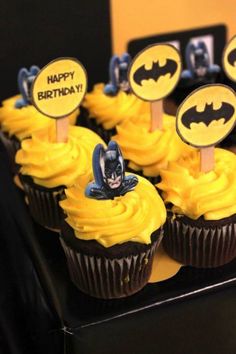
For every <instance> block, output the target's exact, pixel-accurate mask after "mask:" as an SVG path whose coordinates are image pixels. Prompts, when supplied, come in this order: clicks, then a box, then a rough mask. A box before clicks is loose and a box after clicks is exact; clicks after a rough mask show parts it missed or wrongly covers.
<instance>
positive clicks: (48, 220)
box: [22, 181, 64, 230]
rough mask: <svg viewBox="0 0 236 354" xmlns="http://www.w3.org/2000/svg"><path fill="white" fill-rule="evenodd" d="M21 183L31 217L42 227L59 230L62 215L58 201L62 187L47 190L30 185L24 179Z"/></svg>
mask: <svg viewBox="0 0 236 354" xmlns="http://www.w3.org/2000/svg"><path fill="white" fill-rule="evenodd" d="M22 183H23V186H24V191H25V193H26V195H27V198H28V203H29V210H30V214H31V215H32V217H33V219H34V220H35V221H36V222H37V223H38V224H40V225H42V226H44V227H47V228H51V229H56V230H59V229H60V224H61V220H62V216H63V212H62V209H61V207H60V206H59V201H60V200H61V199H62V198H63V196H64V189H63V188H61V189H59V190H58V191H47V190H41V189H38V188H37V186H35V185H34V186H31V185H29V184H28V183H25V182H24V181H22Z"/></svg>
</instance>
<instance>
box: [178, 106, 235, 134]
mask: <svg viewBox="0 0 236 354" xmlns="http://www.w3.org/2000/svg"><path fill="white" fill-rule="evenodd" d="M233 114H234V107H233V106H232V105H231V104H229V103H226V102H222V105H221V107H220V108H219V109H216V110H214V109H213V103H211V104H209V105H208V104H206V106H205V109H204V111H203V112H198V111H197V106H194V107H191V108H189V109H188V110H187V111H186V112H185V113H184V114H183V115H182V123H183V125H184V126H185V127H186V128H188V129H190V126H191V123H201V122H203V123H205V125H206V126H209V124H210V123H211V122H213V121H214V120H219V119H222V118H224V120H225V121H224V123H226V122H228V121H229V120H230V118H231V117H232V116H233Z"/></svg>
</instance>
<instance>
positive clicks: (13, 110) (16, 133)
mask: <svg viewBox="0 0 236 354" xmlns="http://www.w3.org/2000/svg"><path fill="white" fill-rule="evenodd" d="M38 71H39V69H38V68H37V67H35V66H32V67H31V68H30V70H29V71H27V70H26V69H25V68H23V69H21V70H20V71H19V74H18V86H19V90H20V92H21V95H16V96H14V97H11V98H8V99H6V100H4V101H3V102H2V107H1V108H0V128H1V134H0V138H1V141H2V143H3V144H4V146H5V148H6V150H7V153H8V157H9V161H10V164H11V169H12V171H13V173H16V172H17V171H18V166H16V165H15V154H16V152H17V150H18V149H19V148H20V144H21V141H22V140H23V139H25V138H29V137H31V136H32V134H34V133H35V132H37V131H38V130H41V129H44V128H45V129H46V128H49V127H50V126H52V125H54V122H53V121H52V119H51V118H48V117H46V116H45V115H43V114H42V113H40V112H39V111H37V110H36V108H35V107H34V106H33V105H31V98H30V85H31V84H32V82H33V79H34V78H35V75H36V74H37V72H38ZM77 115H78V110H76V111H74V112H73V113H72V114H71V115H70V116H69V120H70V124H75V123H76V117H77Z"/></svg>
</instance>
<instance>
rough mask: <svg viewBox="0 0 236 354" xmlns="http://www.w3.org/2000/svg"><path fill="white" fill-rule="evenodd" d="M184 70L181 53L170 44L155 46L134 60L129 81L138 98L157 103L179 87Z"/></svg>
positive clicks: (146, 49)
mask: <svg viewBox="0 0 236 354" xmlns="http://www.w3.org/2000/svg"><path fill="white" fill-rule="evenodd" d="M181 70H182V63H181V58H180V53H179V51H178V50H177V49H176V48H175V47H174V46H172V45H170V44H154V45H151V46H148V47H147V48H145V49H144V50H142V51H141V52H139V53H138V54H137V55H136V57H135V58H134V59H133V61H132V63H131V66H130V69H129V73H128V79H129V84H130V87H131V88H132V90H133V92H134V93H135V95H136V96H138V97H140V98H142V99H143V100H145V101H157V100H160V99H162V98H164V97H166V96H168V95H169V94H170V93H171V91H172V90H173V89H174V88H175V86H176V85H177V82H178V80H179V77H180V74H181Z"/></svg>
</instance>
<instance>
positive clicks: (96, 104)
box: [82, 83, 150, 129]
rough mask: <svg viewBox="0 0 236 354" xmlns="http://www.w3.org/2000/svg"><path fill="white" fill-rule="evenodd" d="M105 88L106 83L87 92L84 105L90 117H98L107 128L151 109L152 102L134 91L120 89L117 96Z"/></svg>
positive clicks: (98, 120) (99, 121)
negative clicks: (107, 92) (105, 90)
mask: <svg viewBox="0 0 236 354" xmlns="http://www.w3.org/2000/svg"><path fill="white" fill-rule="evenodd" d="M103 89H104V84H101V83H100V84H97V85H95V86H94V89H93V91H92V92H90V93H87V94H86V96H85V98H84V102H83V103H82V105H83V106H84V107H85V108H87V110H88V111H89V115H90V117H93V118H96V121H97V123H98V124H102V125H103V127H104V128H105V129H112V128H114V127H115V126H116V125H117V124H120V123H121V122H122V121H123V120H126V119H127V118H128V119H129V118H130V117H133V116H134V117H137V116H139V115H140V114H143V113H145V112H149V111H150V103H148V102H145V101H142V100H140V99H139V98H138V97H136V96H135V95H134V94H132V93H130V94H127V93H125V92H123V91H119V92H118V94H117V95H116V96H108V95H105V94H104V92H103Z"/></svg>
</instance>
